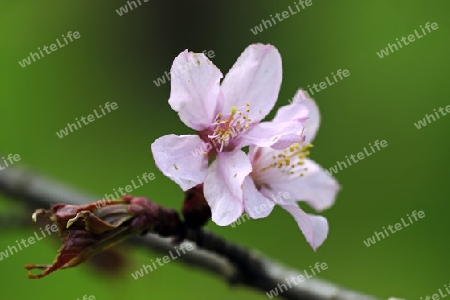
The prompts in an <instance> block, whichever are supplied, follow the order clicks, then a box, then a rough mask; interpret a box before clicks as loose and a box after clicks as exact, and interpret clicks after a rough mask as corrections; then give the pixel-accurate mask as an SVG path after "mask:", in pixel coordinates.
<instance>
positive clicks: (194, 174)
mask: <svg viewBox="0 0 450 300" xmlns="http://www.w3.org/2000/svg"><path fill="white" fill-rule="evenodd" d="M202 149H203V141H202V140H201V139H200V137H198V136H196V135H182V136H177V135H174V134H171V135H165V136H162V137H160V138H158V139H157V140H156V141H154V142H153V144H152V152H153V158H154V159H155V163H156V166H157V167H158V168H159V169H160V170H161V172H163V173H164V175H166V176H167V177H169V178H170V179H172V180H173V181H175V182H176V183H177V184H178V185H179V186H180V187H181V188H182V189H183V191H186V190H188V189H190V188H192V187H194V186H196V185H197V184H200V183H203V181H204V179H205V176H206V172H207V168H208V157H207V156H205V155H204V154H203V150H202Z"/></svg>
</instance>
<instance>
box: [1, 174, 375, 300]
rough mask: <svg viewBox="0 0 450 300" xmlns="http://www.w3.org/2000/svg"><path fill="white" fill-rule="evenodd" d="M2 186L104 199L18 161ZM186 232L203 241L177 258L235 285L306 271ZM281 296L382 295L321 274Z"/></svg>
mask: <svg viewBox="0 0 450 300" xmlns="http://www.w3.org/2000/svg"><path fill="white" fill-rule="evenodd" d="M0 192H1V193H3V194H4V195H6V196H7V197H10V198H14V199H17V200H20V201H22V202H23V203H24V204H26V205H27V206H29V207H31V208H34V209H37V208H46V209H47V208H49V207H50V206H51V205H53V204H56V203H64V204H73V205H82V204H86V203H89V202H93V201H94V200H96V199H99V198H98V197H95V196H93V195H89V194H87V193H82V192H79V191H77V190H75V189H73V188H71V187H69V186H66V185H64V184H62V183H60V182H58V181H57V180H54V179H50V178H49V177H46V176H44V175H41V174H38V173H35V172H33V171H31V170H27V169H24V168H22V167H17V166H13V167H8V168H6V169H4V170H2V171H0ZM30 218H31V216H30ZM186 237H187V239H188V240H190V241H192V242H194V243H195V244H197V247H196V248H195V249H194V250H192V251H189V252H186V254H183V255H182V256H180V257H179V259H177V261H181V262H183V263H185V264H187V265H189V266H192V267H195V268H198V269H201V270H204V271H208V272H209V273H211V274H213V275H215V276H218V277H221V278H223V279H224V280H226V281H227V282H228V283H231V284H233V285H241V286H246V287H249V288H253V289H257V290H259V291H261V292H263V293H266V292H269V291H270V290H272V289H274V288H275V287H277V285H278V284H283V283H284V284H285V285H287V284H286V281H285V278H290V277H291V276H298V275H300V274H304V273H303V272H300V271H298V270H294V269H290V268H287V267H285V266H282V265H281V264H278V263H276V262H274V261H273V260H271V259H269V258H267V257H265V256H263V255H261V254H259V253H256V252H254V251H249V250H247V249H245V248H244V247H241V246H239V245H235V244H233V243H231V242H229V241H226V240H224V239H223V238H221V237H219V236H217V235H215V234H213V233H211V232H209V231H206V230H195V231H194V230H189V231H188V232H187V234H186ZM127 242H130V243H133V244H135V245H139V246H141V247H145V248H148V249H150V250H153V251H156V252H161V253H164V254H165V255H167V253H168V252H169V251H170V250H172V251H173V250H174V246H175V245H174V244H173V241H172V239H170V238H162V237H160V236H157V235H155V234H147V235H146V236H136V237H133V238H131V239H129V240H128V241H127ZM279 296H280V297H282V298H285V299H304V300H330V299H333V300H354V299H355V300H356V299H366V300H376V299H377V298H374V297H372V296H368V295H364V294H361V293H359V292H356V291H351V290H348V289H345V288H343V287H340V286H337V285H335V284H332V283H330V282H326V281H324V280H320V279H316V278H311V279H307V280H305V281H303V282H302V283H299V284H298V285H294V284H292V288H289V289H287V290H284V291H283V292H282V293H280V294H279Z"/></svg>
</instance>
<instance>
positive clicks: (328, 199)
mask: <svg viewBox="0 0 450 300" xmlns="http://www.w3.org/2000/svg"><path fill="white" fill-rule="evenodd" d="M279 154H285V155H288V154H289V150H288V149H286V150H285V151H281V150H275V149H271V148H258V147H250V152H249V155H250V159H251V161H252V165H253V172H252V177H253V179H254V180H255V181H256V182H257V183H258V184H259V185H267V186H270V191H271V192H272V193H273V194H275V195H277V194H278V193H280V192H281V193H285V192H287V193H289V199H284V198H283V199H281V200H282V202H280V201H281V200H280V201H277V200H276V199H273V200H274V201H275V203H277V204H286V203H295V202H294V201H300V200H301V201H306V202H307V203H308V204H309V205H311V206H312V207H313V208H314V209H315V210H317V211H322V210H324V209H326V208H329V207H330V206H331V205H333V203H334V201H335V199H336V195H337V193H338V191H339V189H340V186H339V184H338V183H337V181H336V180H335V179H334V178H333V177H332V176H331V175H329V174H328V173H327V172H325V170H324V169H322V168H321V167H320V166H319V165H318V164H317V163H315V162H314V161H312V160H310V159H308V158H306V159H304V164H303V165H301V166H298V165H297V164H298V162H299V158H298V155H293V156H292V157H291V158H290V164H291V165H294V166H296V167H295V168H292V169H291V168H290V166H287V167H284V166H283V167H282V168H277V167H272V168H266V167H267V166H269V165H271V164H272V163H273V162H275V161H276V160H277V159H278V155H279ZM273 157H275V159H273ZM305 168H306V169H307V170H305ZM263 169H264V170H263ZM290 171H294V174H290V173H289V172H290ZM300 173H303V176H300Z"/></svg>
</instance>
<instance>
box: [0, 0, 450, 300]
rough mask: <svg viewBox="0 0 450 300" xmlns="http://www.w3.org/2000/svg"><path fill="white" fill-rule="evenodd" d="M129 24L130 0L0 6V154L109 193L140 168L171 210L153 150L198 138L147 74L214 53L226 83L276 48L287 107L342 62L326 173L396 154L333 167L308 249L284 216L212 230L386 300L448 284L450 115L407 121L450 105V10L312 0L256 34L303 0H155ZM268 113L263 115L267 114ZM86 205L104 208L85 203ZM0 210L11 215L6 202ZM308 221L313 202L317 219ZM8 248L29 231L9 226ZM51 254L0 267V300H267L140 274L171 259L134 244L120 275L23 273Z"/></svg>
mask: <svg viewBox="0 0 450 300" xmlns="http://www.w3.org/2000/svg"><path fill="white" fill-rule="evenodd" d="M141 3H142V6H140V7H138V8H136V9H134V10H133V11H130V12H129V13H127V14H124V15H123V16H119V15H118V14H117V13H116V11H115V10H116V9H118V8H119V7H120V6H123V5H126V1H124V0H121V1H118V0H113V1H101V2H100V1H93V2H87V1H54V0H52V1H50V0H41V1H31V0H28V1H11V0H4V1H2V5H1V9H0V37H1V43H0V45H1V54H2V55H1V57H0V62H1V71H0V76H1V77H0V84H1V88H0V99H1V106H0V116H1V117H0V128H1V129H0V151H1V153H3V154H9V153H13V154H15V153H18V154H20V156H21V158H22V160H21V161H20V164H21V165H27V166H30V167H32V168H35V169H37V170H39V171H41V172H44V173H45V174H48V175H50V176H52V177H55V178H58V179H60V180H62V181H64V182H67V183H70V184H71V185H74V186H76V187H78V188H80V189H82V190H85V191H88V192H91V193H95V194H98V195H99V196H100V197H103V195H104V194H105V193H111V192H112V191H113V189H114V188H116V189H117V188H118V187H124V186H125V185H127V184H128V183H129V182H130V181H131V180H132V179H134V178H136V176H138V175H141V174H143V173H144V172H154V173H155V175H156V179H155V180H154V181H151V182H149V183H148V184H145V185H144V186H142V187H141V188H139V189H138V190H136V191H134V192H133V194H135V195H146V196H148V197H150V198H152V199H154V200H155V201H158V202H160V203H163V204H164V205H167V206H169V207H174V208H179V207H180V204H181V201H182V197H183V194H182V192H181V190H180V189H179V188H178V187H177V186H176V184H175V183H173V182H172V181H171V180H169V179H168V178H165V177H164V176H163V175H162V174H161V173H160V172H159V171H158V169H157V168H156V167H155V164H154V162H153V158H152V155H151V152H150V144H151V143H152V142H153V141H154V140H155V139H156V138H158V137H159V136H162V135H165V134H170V133H176V134H188V133H190V132H191V130H190V129H188V128H187V127H185V126H184V125H183V123H182V122H181V121H180V120H179V118H178V116H177V114H176V113H175V112H174V111H172V110H171V108H170V106H169V105H168V103H167V100H168V98H169V93H170V84H167V83H166V84H164V85H161V86H160V87H157V86H156V85H155V84H154V83H153V80H156V79H157V78H158V77H160V76H163V75H164V72H165V71H168V70H169V69H170V66H171V64H172V61H173V59H174V57H175V56H176V55H178V54H179V53H180V52H181V51H183V50H184V49H189V50H193V51H195V52H201V51H203V50H213V51H214V52H215V54H216V56H215V57H214V58H213V59H212V60H213V61H214V63H215V64H216V65H217V66H218V67H219V68H220V69H221V70H222V73H224V74H226V73H227V71H228V69H229V68H230V67H231V66H232V64H233V63H234V61H235V60H236V58H237V57H238V56H239V55H240V53H241V52H242V51H243V50H244V49H245V47H247V46H248V45H249V44H251V43H256V42H262V43H270V44H273V45H274V46H275V47H277V48H278V49H279V51H280V53H281V56H282V59H283V74H284V76H283V83H282V87H281V92H280V96H279V100H278V102H277V107H279V106H282V105H286V104H288V99H291V98H292V97H293V95H294V93H295V92H296V90H297V89H298V88H299V87H304V88H306V87H307V85H311V84H314V83H317V84H319V83H320V82H321V81H324V80H325V77H326V76H330V74H331V72H336V71H337V70H338V69H348V70H349V71H350V74H351V75H350V77H348V78H345V79H344V80H343V81H340V82H338V83H337V84H335V85H333V86H331V87H328V88H327V89H325V90H323V91H321V92H320V93H317V94H316V95H315V97H314V98H315V100H316V101H317V103H318V104H319V107H320V110H321V113H322V116H323V122H322V124H321V128H320V131H319V134H318V137H317V138H316V140H315V145H314V146H315V147H314V148H313V151H312V154H311V157H312V158H313V159H314V160H315V161H317V162H319V163H320V164H321V165H322V166H324V167H325V168H329V167H331V166H333V165H334V164H336V161H337V160H340V161H342V160H343V159H344V157H345V156H346V155H350V154H357V153H358V152H360V151H362V150H363V147H367V146H368V144H369V143H372V144H373V142H374V141H375V140H377V139H378V140H383V139H384V140H386V141H387V142H388V145H389V146H388V147H387V148H384V149H382V151H380V152H377V153H376V154H375V155H372V156H370V157H368V158H366V159H364V160H363V161H361V162H360V163H358V164H355V165H352V166H351V167H349V168H347V169H345V170H343V171H340V172H339V173H338V174H337V175H336V178H337V179H338V181H339V182H340V184H341V185H342V187H343V189H342V191H341V192H340V194H339V196H338V199H337V202H336V204H335V205H334V207H332V208H331V209H329V210H327V211H325V212H324V213H323V215H324V216H325V217H327V218H328V220H329V223H330V232H329V235H328V239H327V240H326V242H325V243H324V244H323V245H322V246H321V247H320V248H319V249H318V251H317V252H316V253H314V252H313V251H312V250H311V248H310V246H309V245H308V244H307V243H306V241H305V239H304V237H303V235H302V234H301V233H300V231H299V230H298V227H297V225H296V223H295V222H294V220H293V219H292V218H291V217H290V216H289V215H287V213H286V212H284V211H282V210H281V209H279V208H277V209H275V211H274V212H273V213H272V214H271V216H270V217H268V218H266V219H262V220H256V221H251V222H246V223H245V224H242V225H240V226H238V227H236V228H231V227H227V228H225V227H219V226H216V225H215V224H209V226H208V228H209V229H210V230H212V231H214V232H216V233H217V234H219V235H221V236H224V237H226V238H227V239H229V240H230V241H234V242H236V243H239V244H242V245H246V246H248V247H251V248H256V249H259V250H260V251H262V252H264V253H266V254H267V255H270V256H271V257H273V258H274V259H276V260H278V261H281V262H283V263H285V264H289V265H291V266H293V267H297V268H307V267H308V266H309V265H312V264H314V263H315V262H326V263H327V264H328V266H329V268H328V269H327V270H326V271H324V272H322V273H321V274H320V276H321V277H322V278H324V279H327V280H330V281H333V282H335V283H337V284H340V285H344V286H348V287H350V288H352V289H356V290H360V291H363V292H365V293H368V294H373V295H376V296H379V297H382V298H387V297H389V296H399V297H403V298H407V299H419V298H420V297H424V296H425V295H431V294H433V293H436V292H437V290H438V289H439V288H442V287H443V286H444V284H448V283H449V282H450V271H449V261H448V253H449V251H450V242H449V241H447V232H448V228H449V218H448V210H449V209H450V204H449V199H448V194H449V193H448V176H449V175H448V170H449V167H450V165H449V159H448V153H449V140H448V129H449V128H450V116H446V117H441V119H439V120H437V121H436V122H433V123H432V124H429V125H428V126H426V127H425V128H422V129H420V130H418V129H417V128H416V127H415V126H414V124H413V123H414V122H417V121H418V120H419V119H423V118H424V115H425V114H426V113H427V114H430V113H432V112H433V109H438V108H439V107H445V106H446V105H449V104H450V99H449V97H448V95H449V94H450V93H449V85H448V80H449V75H448V73H447V72H448V70H449V66H450V59H449V53H450V41H449V36H450V35H449V25H450V24H449V21H450V20H449V17H448V16H449V13H450V3H449V2H448V1H444V0H441V1H428V2H425V1H417V0H414V1H411V0H409V1H406V0H405V1H392V0H383V1H381V0H380V1H357V0H351V1H350V0H346V1H314V0H313V5H312V6H310V7H308V8H306V9H305V10H303V11H301V12H300V13H297V14H295V15H293V16H291V17H289V18H288V19H287V20H284V21H283V22H279V23H278V24H277V25H275V26H273V27H271V28H269V29H267V30H264V31H263V32H262V33H260V34H258V35H254V34H253V33H252V32H251V31H250V28H253V27H254V26H256V25H259V24H260V22H261V20H262V19H266V20H267V19H268V18H269V15H270V14H272V15H273V14H275V13H277V12H278V13H281V12H282V11H284V10H287V8H288V6H289V5H291V6H293V5H294V2H293V1H236V0H234V1H214V2H213V1H180V2H178V1H149V2H147V3H145V2H144V1H143V0H141ZM426 22H437V23H438V25H439V29H438V30H436V31H432V32H431V33H430V34H428V35H427V36H424V37H423V38H422V39H420V40H416V41H415V42H413V43H411V44H410V45H408V46H404V47H403V48H402V49H400V50H398V51H396V52H394V53H392V54H390V55H389V56H388V57H385V58H383V59H380V58H379V57H378V56H377V55H376V52H377V51H380V50H381V49H383V48H385V47H386V46H387V44H388V43H394V42H395V39H396V38H401V37H402V36H407V35H409V34H412V33H413V32H414V30H415V29H418V30H419V29H420V25H422V26H423V25H425V23H426ZM68 31H78V32H80V35H81V38H80V39H78V40H75V41H74V42H72V43H69V45H66V46H65V47H64V48H61V49H59V50H57V51H56V52H54V53H52V54H48V55H46V56H45V57H44V58H42V59H41V60H39V61H36V62H33V63H32V64H31V65H29V66H27V67H26V68H22V67H21V66H20V65H19V64H18V61H19V60H22V59H24V58H26V57H27V56H28V54H29V53H30V51H33V52H36V50H37V48H38V47H41V48H42V47H43V46H44V45H50V44H51V43H54V41H55V40H56V38H58V37H60V36H61V35H62V34H66V33H67V32H68ZM108 101H109V102H112V101H114V102H116V103H117V104H118V106H119V108H118V109H117V110H115V111H113V112H112V113H110V114H107V115H106V116H104V117H103V118H101V119H99V120H96V121H95V122H93V123H91V124H89V125H85V126H83V127H82V128H81V129H79V130H77V131H76V132H74V133H71V134H69V135H68V136H66V137H64V138H62V139H60V138H58V137H57V136H56V134H55V133H56V132H57V131H59V130H61V129H62V128H64V127H65V126H66V125H67V123H68V122H74V120H75V118H80V117H81V116H87V115H88V114H90V113H91V112H92V111H93V110H94V109H96V108H98V107H99V105H104V104H105V103H106V102H108ZM272 116H273V113H272V114H271V115H270V116H269V118H271V117H272ZM93 200H94V199H93ZM0 204H1V209H2V210H1V211H2V212H5V211H8V210H11V209H12V207H17V206H18V205H17V204H16V203H15V201H14V200H11V199H7V198H1V203H0ZM413 210H423V211H424V212H425V214H426V217H425V218H424V219H421V220H419V221H418V222H416V223H413V224H412V225H411V226H410V227H408V228H405V229H403V230H402V231H400V232H398V233H395V234H392V235H391V236H389V237H387V238H385V239H384V240H382V241H380V242H377V243H376V244H375V245H372V246H371V247H369V248H368V247H366V246H365V245H364V243H363V240H365V239H367V238H369V237H371V236H372V235H373V234H374V231H381V230H382V227H383V226H388V225H389V224H391V225H394V224H395V223H397V222H399V221H400V219H401V218H404V217H406V214H411V212H412V211H413ZM308 211H310V210H308ZM2 227H3V228H2V229H1V231H0V235H1V238H0V251H2V250H4V249H6V247H7V246H8V245H15V240H16V239H21V238H27V237H29V236H32V235H33V233H34V231H35V230H36V229H37V228H30V229H23V230H15V229H14V230H12V229H10V228H8V227H9V226H7V225H3V226H2ZM58 247H59V243H58V242H57V241H55V240H51V239H48V240H44V241H41V242H39V243H36V244H34V245H31V246H30V247H28V248H25V249H24V250H22V251H20V252H19V253H17V254H14V255H13V256H11V257H9V258H7V259H5V260H3V261H0V268H1V270H2V272H1V274H0V280H1V286H2V290H1V291H0V298H2V299H25V298H26V297H28V298H30V297H32V298H33V299H36V300H39V299H77V298H80V299H81V298H82V296H83V295H94V296H96V298H97V299H123V298H127V299H155V298H158V297H165V298H169V299H172V298H176V297H183V298H188V299H190V298H195V299H264V298H265V297H266V295H264V294H262V293H258V292H254V291H248V290H246V289H243V288H230V287H228V286H227V285H226V284H225V283H224V282H222V281H221V280H219V279H217V278H215V277H213V276H210V275H209V274H205V273H203V272H201V271H198V270H192V269H190V268H187V267H185V266H183V265H181V264H179V263H178V262H172V263H169V264H168V265H167V266H164V268H162V267H161V268H160V269H158V270H157V271H155V272H153V273H151V274H150V275H147V276H145V277H143V278H141V279H139V280H134V279H132V278H131V276H130V273H131V272H134V271H135V270H137V269H138V268H140V266H141V265H142V264H148V263H149V261H150V259H154V258H156V257H162V255H161V254H159V253H148V252H144V251H141V250H138V249H136V250H134V249H132V248H126V251H127V253H128V254H129V255H128V256H129V257H130V258H131V260H130V263H129V265H128V266H127V269H126V271H125V272H124V274H123V276H122V277H121V278H111V277H110V276H106V275H105V274H101V273H95V272H93V271H92V269H90V268H89V266H86V265H83V266H81V267H79V268H75V269H69V270H64V271H59V272H57V273H54V274H52V275H51V276H49V277H46V278H44V279H42V280H29V279H27V276H26V272H25V270H24V269H23V266H24V264H26V263H50V262H51V261H53V257H54V255H55V253H56V251H57V248H58Z"/></svg>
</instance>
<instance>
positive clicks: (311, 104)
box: [294, 89, 320, 143]
mask: <svg viewBox="0 0 450 300" xmlns="http://www.w3.org/2000/svg"><path fill="white" fill-rule="evenodd" d="M304 93H305V92H304V91H303V90H301V89H300V90H298V92H297V94H295V97H294V99H300V103H301V104H303V105H305V106H306V108H307V109H308V110H309V119H308V120H307V121H306V124H305V132H304V136H305V137H306V140H305V142H306V143H310V142H312V140H314V137H315V136H316V133H317V130H319V125H320V113H319V107H318V106H317V104H316V102H315V101H314V100H313V99H311V98H308V97H305V96H304V95H305V94H304Z"/></svg>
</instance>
